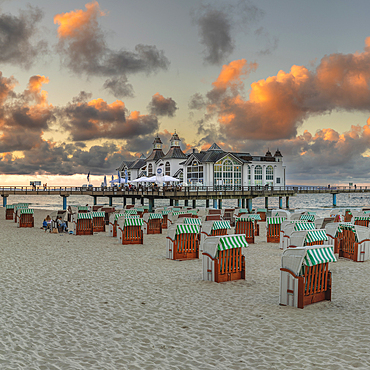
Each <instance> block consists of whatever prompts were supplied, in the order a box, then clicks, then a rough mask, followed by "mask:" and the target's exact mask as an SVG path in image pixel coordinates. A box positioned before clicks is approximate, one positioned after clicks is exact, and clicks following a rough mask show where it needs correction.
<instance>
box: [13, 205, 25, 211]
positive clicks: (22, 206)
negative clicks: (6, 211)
mask: <svg viewBox="0 0 370 370" xmlns="http://www.w3.org/2000/svg"><path fill="white" fill-rule="evenodd" d="M25 208H28V206H27V205H18V204H17V205H16V206H15V207H14V209H15V210H17V209H25Z"/></svg>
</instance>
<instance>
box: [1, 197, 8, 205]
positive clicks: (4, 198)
mask: <svg viewBox="0 0 370 370" xmlns="http://www.w3.org/2000/svg"><path fill="white" fill-rule="evenodd" d="M2 197H3V207H4V208H5V207H6V203H7V201H8V196H7V195H2Z"/></svg>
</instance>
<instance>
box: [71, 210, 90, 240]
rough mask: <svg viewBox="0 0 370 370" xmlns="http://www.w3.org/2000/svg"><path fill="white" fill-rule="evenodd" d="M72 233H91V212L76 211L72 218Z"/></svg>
mask: <svg viewBox="0 0 370 370" xmlns="http://www.w3.org/2000/svg"><path fill="white" fill-rule="evenodd" d="M73 234H74V235H93V234H94V232H93V224H92V215H91V213H86V212H82V213H80V212H78V213H77V214H76V215H75V217H74V219H73Z"/></svg>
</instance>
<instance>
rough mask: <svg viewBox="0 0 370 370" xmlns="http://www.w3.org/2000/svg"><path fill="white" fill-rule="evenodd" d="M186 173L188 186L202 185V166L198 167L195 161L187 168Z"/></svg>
mask: <svg viewBox="0 0 370 370" xmlns="http://www.w3.org/2000/svg"><path fill="white" fill-rule="evenodd" d="M186 172H187V181H188V183H189V184H191V183H198V182H199V183H201V184H204V172H203V166H200V165H199V163H198V162H197V161H193V162H192V164H191V165H189V166H187V168H186Z"/></svg>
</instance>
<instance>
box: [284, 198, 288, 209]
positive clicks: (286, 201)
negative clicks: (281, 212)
mask: <svg viewBox="0 0 370 370" xmlns="http://www.w3.org/2000/svg"><path fill="white" fill-rule="evenodd" d="M285 206H286V208H287V209H289V197H286V198H285Z"/></svg>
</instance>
